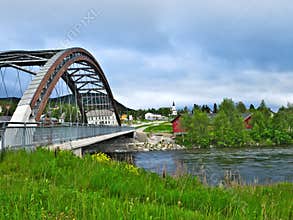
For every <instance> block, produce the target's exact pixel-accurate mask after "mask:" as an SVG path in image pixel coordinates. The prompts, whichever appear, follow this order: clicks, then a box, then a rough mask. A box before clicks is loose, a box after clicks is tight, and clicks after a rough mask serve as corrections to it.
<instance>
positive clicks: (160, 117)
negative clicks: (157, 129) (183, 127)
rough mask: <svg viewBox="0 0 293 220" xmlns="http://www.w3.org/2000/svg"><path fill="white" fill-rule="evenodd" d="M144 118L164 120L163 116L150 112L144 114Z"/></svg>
mask: <svg viewBox="0 0 293 220" xmlns="http://www.w3.org/2000/svg"><path fill="white" fill-rule="evenodd" d="M144 118H145V120H149V121H155V120H162V119H163V116H162V115H157V114H153V113H150V112H148V113H146V114H145V115H144Z"/></svg>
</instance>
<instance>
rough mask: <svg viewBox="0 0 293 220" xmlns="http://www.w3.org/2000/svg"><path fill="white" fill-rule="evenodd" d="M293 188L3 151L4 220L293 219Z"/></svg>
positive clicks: (0, 203) (0, 206)
mask: <svg viewBox="0 0 293 220" xmlns="http://www.w3.org/2000/svg"><path fill="white" fill-rule="evenodd" d="M292 190H293V185H292V184H289V183H283V184H278V185H271V186H238V187H232V188H227V189H224V188H218V187H208V186H204V185H202V184H200V183H199V182H198V181H197V180H196V178H191V177H181V178H180V179H174V178H171V177H167V178H164V179H163V178H161V177H159V176H158V175H156V174H153V173H149V172H146V171H144V170H141V169H136V168H134V167H132V166H128V165H127V164H125V163H118V162H98V161H97V160H95V159H93V158H92V157H90V156H86V157H85V158H83V159H80V158H77V157H75V156H73V155H72V154H71V153H69V152H59V153H58V155H57V157H55V156H54V153H53V152H49V151H46V150H37V151H35V152H33V153H27V152H25V151H17V152H6V154H5V155H4V157H3V159H2V161H1V162H0V219H292V217H293V216H292V205H293V201H292V198H293V192H292Z"/></svg>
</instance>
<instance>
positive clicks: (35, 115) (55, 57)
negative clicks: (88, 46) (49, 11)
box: [0, 48, 121, 126]
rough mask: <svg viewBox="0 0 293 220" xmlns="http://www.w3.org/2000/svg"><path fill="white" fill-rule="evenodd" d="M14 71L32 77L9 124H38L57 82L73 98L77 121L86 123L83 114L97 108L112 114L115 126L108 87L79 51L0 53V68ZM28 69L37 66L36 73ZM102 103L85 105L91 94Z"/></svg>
mask: <svg viewBox="0 0 293 220" xmlns="http://www.w3.org/2000/svg"><path fill="white" fill-rule="evenodd" d="M7 67H10V68H14V69H17V70H18V71H21V72H26V73H29V74H32V75H34V76H35V77H34V78H33V79H32V80H31V82H30V84H29V86H28V88H27V89H26V90H25V92H24V94H23V96H22V97H21V100H20V101H19V103H18V106H17V108H16V110H15V112H14V114H13V116H12V119H11V121H12V122H38V121H40V118H41V115H42V113H43V112H44V110H45V107H46V104H47V102H48V100H49V98H50V95H51V94H52V91H53V89H54V88H55V86H56V84H57V83H58V81H59V80H60V79H63V81H64V82H65V83H66V84H67V86H68V88H70V90H71V92H72V94H73V95H74V97H75V100H76V103H77V105H78V108H79V112H80V117H81V121H82V122H83V123H87V122H88V119H87V114H86V113H87V112H88V111H89V110H91V109H95V108H99V107H101V105H103V108H104V109H108V110H110V111H112V112H114V114H115V117H116V120H117V124H118V125H119V126H120V125H121V122H120V118H119V115H118V111H117V107H116V104H115V100H114V97H113V94H112V92H111V88H110V86H109V83H108V81H107V79H106V76H105V74H104V72H103V70H102V68H101V67H100V65H99V64H98V62H97V61H96V59H95V58H94V57H93V56H92V55H91V54H90V53H89V52H88V51H86V50H85V49H83V48H69V49H62V50H38V51H5V52H0V69H2V68H7ZM29 67H39V70H38V71H34V70H31V68H29ZM93 94H94V95H95V96H99V97H100V98H102V99H103V103H94V104H91V103H88V102H87V101H86V99H91V98H92V95H93Z"/></svg>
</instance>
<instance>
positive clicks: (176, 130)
mask: <svg viewBox="0 0 293 220" xmlns="http://www.w3.org/2000/svg"><path fill="white" fill-rule="evenodd" d="M180 118H181V115H178V116H177V117H176V118H174V119H173V120H172V121H171V123H172V128H173V134H175V135H178V134H183V133H185V130H184V129H183V128H182V126H181V123H180Z"/></svg>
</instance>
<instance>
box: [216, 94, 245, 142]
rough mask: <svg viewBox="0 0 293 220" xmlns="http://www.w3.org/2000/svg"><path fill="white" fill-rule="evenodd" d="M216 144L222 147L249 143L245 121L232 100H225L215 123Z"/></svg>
mask: <svg viewBox="0 0 293 220" xmlns="http://www.w3.org/2000/svg"><path fill="white" fill-rule="evenodd" d="M213 125H214V126H213V127H214V133H213V135H214V138H213V140H214V142H215V144H216V145H220V146H241V145H244V144H245V143H246V142H247V141H248V136H247V131H246V129H245V127H244V123H243V119H242V117H241V115H240V113H239V112H238V110H237V109H236V107H235V104H234V102H233V101H232V99H224V100H223V102H222V103H221V104H220V107H219V112H218V114H217V115H216V117H215V119H214V121H213Z"/></svg>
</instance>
